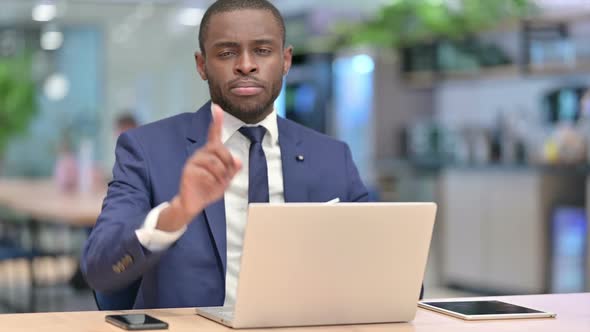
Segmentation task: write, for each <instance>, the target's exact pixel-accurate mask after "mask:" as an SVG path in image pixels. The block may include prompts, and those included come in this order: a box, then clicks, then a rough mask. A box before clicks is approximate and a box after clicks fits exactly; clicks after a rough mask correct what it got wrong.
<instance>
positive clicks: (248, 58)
mask: <svg viewBox="0 0 590 332" xmlns="http://www.w3.org/2000/svg"><path fill="white" fill-rule="evenodd" d="M234 70H235V72H236V74H240V75H248V74H252V73H255V72H257V71H258V65H257V64H256V61H255V60H254V58H253V57H252V55H250V54H247V53H246V52H245V53H244V54H242V55H241V56H240V57H239V58H238V61H237V63H236V66H235V68H234Z"/></svg>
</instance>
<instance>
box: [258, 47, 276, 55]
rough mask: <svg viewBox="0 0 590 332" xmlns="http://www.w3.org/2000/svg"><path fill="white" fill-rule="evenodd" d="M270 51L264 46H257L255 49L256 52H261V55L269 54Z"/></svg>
mask: <svg viewBox="0 0 590 332" xmlns="http://www.w3.org/2000/svg"><path fill="white" fill-rule="evenodd" d="M271 52H272V51H271V50H269V49H266V48H259V49H256V53H258V54H261V55H268V54H270V53H271Z"/></svg>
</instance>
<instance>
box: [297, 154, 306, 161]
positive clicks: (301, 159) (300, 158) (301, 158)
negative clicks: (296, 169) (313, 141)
mask: <svg viewBox="0 0 590 332" xmlns="http://www.w3.org/2000/svg"><path fill="white" fill-rule="evenodd" d="M295 160H297V161H304V160H305V158H304V157H303V156H302V155H298V156H297V157H295Z"/></svg>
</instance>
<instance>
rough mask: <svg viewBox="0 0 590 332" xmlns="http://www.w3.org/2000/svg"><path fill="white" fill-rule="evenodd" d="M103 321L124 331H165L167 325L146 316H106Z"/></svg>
mask: <svg viewBox="0 0 590 332" xmlns="http://www.w3.org/2000/svg"><path fill="white" fill-rule="evenodd" d="M105 320H106V321H107V322H109V323H111V324H113V325H116V326H118V327H120V328H122V329H125V330H165V329H167V328H168V323H166V322H164V321H161V320H159V319H157V318H154V317H152V316H150V315H146V314H128V315H107V316H106V317H105Z"/></svg>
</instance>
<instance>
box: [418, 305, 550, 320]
mask: <svg viewBox="0 0 590 332" xmlns="http://www.w3.org/2000/svg"><path fill="white" fill-rule="evenodd" d="M418 306H420V307H421V308H424V309H429V310H433V311H436V312H440V313H443V314H446V315H450V316H454V317H457V318H461V319H465V320H486V319H516V318H553V317H555V316H556V315H555V314H554V313H551V312H545V311H540V310H536V309H531V308H526V307H521V306H518V305H514V304H510V303H506V302H502V301H422V302H418Z"/></svg>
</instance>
